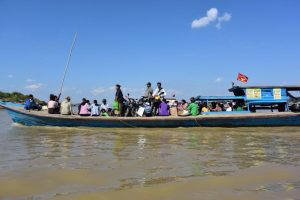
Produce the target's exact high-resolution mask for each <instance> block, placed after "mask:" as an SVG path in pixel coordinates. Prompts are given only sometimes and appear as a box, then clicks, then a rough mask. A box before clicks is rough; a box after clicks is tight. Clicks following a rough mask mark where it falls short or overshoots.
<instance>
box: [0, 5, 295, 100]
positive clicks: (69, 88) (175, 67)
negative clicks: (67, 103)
mask: <svg viewBox="0 0 300 200" xmlns="http://www.w3.org/2000/svg"><path fill="white" fill-rule="evenodd" d="M299 10H300V1H298V0H282V1H280V0H276V1H274V0H272V1H271V0H270V1H269V0H264V1H261V0H243V1H240V0H207V1H204V0H197V1H196V0H188V1H183V0H181V1H179V0H177V1H176V0H164V1H158V0H155V1H149V0H127V1H121V0H119V1H116V0H109V1H108V0H107V1H101V0H98V1H96V0H94V1H93V0H87V1H83V0H82V1H79V0H48V1H46V0H44V1H40V0H36V1H33V0H27V1H22V0H20V1H15V0H0V69H1V79H0V90H2V91H9V92H11V91H20V92H23V93H27V94H28V93H32V94H34V95H35V96H37V97H39V98H42V99H44V100H47V98H48V95H49V93H57V91H58V90H59V87H60V82H61V78H62V74H63V71H64V66H65V63H66V59H67V55H68V51H69V48H70V45H71V42H72V39H73V35H74V33H75V32H78V38H77V43H76V47H75V49H74V52H73V57H72V60H71V64H70V69H69V72H68V74H67V77H66V81H65V85H64V91H63V96H67V95H69V96H71V97H73V100H74V101H79V99H81V98H82V97H87V98H89V99H102V98H103V97H106V98H108V99H112V97H113V90H112V86H114V85H115V84H116V83H119V84H121V85H122V87H123V90H125V93H127V92H130V93H131V94H132V95H133V96H136V97H138V96H141V95H142V93H143V92H142V91H143V89H144V88H145V84H146V82H148V81H150V82H152V84H154V85H155V83H156V82H157V81H161V82H162V84H163V87H164V88H165V89H166V90H167V91H168V93H169V94H170V95H171V94H173V93H175V94H176V96H177V97H178V98H188V97H190V96H196V95H224V94H228V93H227V89H228V88H229V87H230V86H231V81H235V80H236V76H237V73H238V72H241V73H243V74H245V75H247V76H248V77H249V82H248V83H247V85H269V84H276V85H282V84H288V85H295V84H300V83H299V74H300V59H299V55H300V54H299V52H300V39H299V35H300V23H299V19H300V12H299ZM235 82H236V81H235ZM237 84H241V83H237Z"/></svg>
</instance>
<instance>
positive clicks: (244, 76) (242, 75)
mask: <svg viewBox="0 0 300 200" xmlns="http://www.w3.org/2000/svg"><path fill="white" fill-rule="evenodd" d="M237 80H238V81H241V82H243V83H247V81H248V77H247V76H246V75H244V74H241V73H238V76H237Z"/></svg>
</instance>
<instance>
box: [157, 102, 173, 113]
mask: <svg viewBox="0 0 300 200" xmlns="http://www.w3.org/2000/svg"><path fill="white" fill-rule="evenodd" d="M158 115H159V116H169V115H170V107H169V105H168V104H167V100H166V99H163V100H162V102H161V103H160V104H159V111H158Z"/></svg>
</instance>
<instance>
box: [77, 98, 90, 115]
mask: <svg viewBox="0 0 300 200" xmlns="http://www.w3.org/2000/svg"><path fill="white" fill-rule="evenodd" d="M89 109H90V106H89V104H88V102H87V101H82V103H81V105H80V111H79V115H80V116H90V115H91V113H90V111H89Z"/></svg>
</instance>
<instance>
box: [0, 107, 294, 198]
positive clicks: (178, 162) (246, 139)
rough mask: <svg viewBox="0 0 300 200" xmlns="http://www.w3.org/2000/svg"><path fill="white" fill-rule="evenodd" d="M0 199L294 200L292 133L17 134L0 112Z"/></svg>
mask: <svg viewBox="0 0 300 200" xmlns="http://www.w3.org/2000/svg"><path fill="white" fill-rule="evenodd" d="M0 119H1V120H0V127H1V130H0V199H120V198H126V197H128V198H131V199H241V198H242V199H266V198H267V199H270V198H273V199H297V198H298V199H300V127H276V128H176V129H142V128H138V129H129V128H127V129H100V128H58V127H24V126H20V125H16V124H12V122H11V121H10V119H9V118H8V116H7V114H6V113H5V111H3V110H0Z"/></svg>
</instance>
